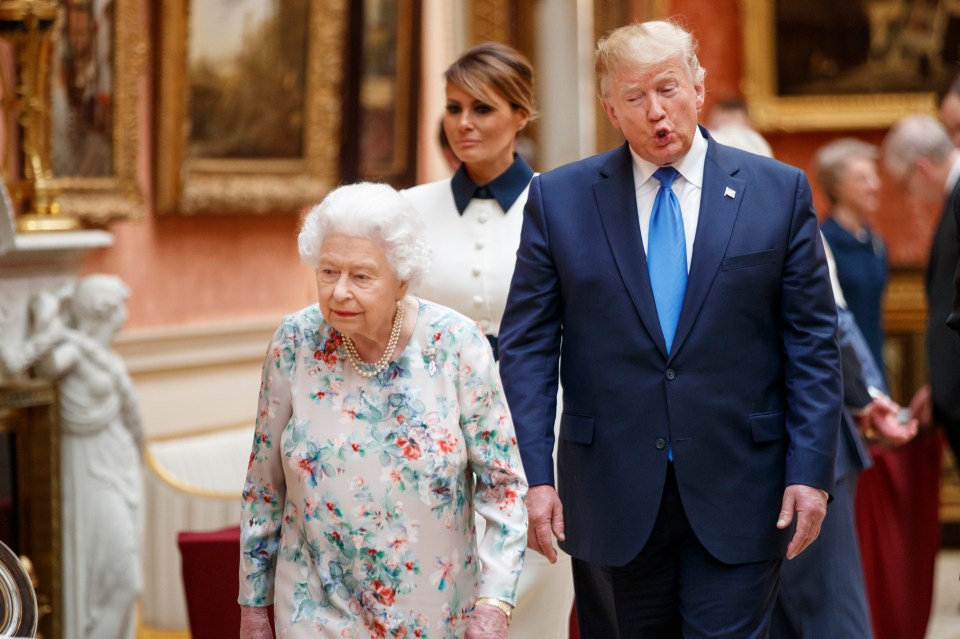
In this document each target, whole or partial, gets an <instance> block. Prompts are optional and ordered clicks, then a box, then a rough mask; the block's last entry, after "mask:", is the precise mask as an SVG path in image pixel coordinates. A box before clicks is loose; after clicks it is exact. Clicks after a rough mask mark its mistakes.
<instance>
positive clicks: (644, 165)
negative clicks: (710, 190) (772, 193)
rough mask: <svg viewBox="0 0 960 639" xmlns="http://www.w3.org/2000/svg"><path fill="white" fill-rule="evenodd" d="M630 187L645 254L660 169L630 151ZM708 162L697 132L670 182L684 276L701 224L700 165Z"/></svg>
mask: <svg viewBox="0 0 960 639" xmlns="http://www.w3.org/2000/svg"><path fill="white" fill-rule="evenodd" d="M630 155H632V156H633V183H634V185H635V186H636V188H637V212H638V213H639V214H640V235H641V236H642V237H643V250H644V251H645V252H646V251H647V237H649V235H650V215H651V213H653V201H654V200H655V199H656V198H657V191H659V190H660V180H658V179H657V178H655V177H653V173H654V171H656V170H657V169H659V168H660V167H659V166H657V165H656V164H653V163H652V162H647V161H646V160H644V159H643V158H641V157H640V156H639V155H637V154H636V153H635V152H634V150H633V149H630ZM706 160H707V139H706V138H705V137H703V133H702V132H701V131H700V129H699V128H698V129H697V132H696V135H694V136H693V144H691V145H690V150H689V151H687V154H686V155H685V156H683V157H682V158H681V159H680V161H679V162H677V163H675V164H673V165H672V166H673V168H675V169H676V170H677V171H678V172H679V173H680V175H678V176H677V178H676V179H675V180H674V181H673V186H672V187H671V188H672V189H673V192H674V193H675V194H676V196H677V200H679V202H680V213H681V215H682V216H683V234H684V239H685V240H686V243H687V272H689V271H690V260H692V259H693V240H694V239H695V238H696V236H697V223H698V222H699V221H700V194H701V193H702V192H703V165H704V163H705V162H706Z"/></svg>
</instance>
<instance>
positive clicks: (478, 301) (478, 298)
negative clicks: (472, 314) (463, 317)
mask: <svg viewBox="0 0 960 639" xmlns="http://www.w3.org/2000/svg"><path fill="white" fill-rule="evenodd" d="M473 305H474V306H483V296H482V295H474V296H473Z"/></svg>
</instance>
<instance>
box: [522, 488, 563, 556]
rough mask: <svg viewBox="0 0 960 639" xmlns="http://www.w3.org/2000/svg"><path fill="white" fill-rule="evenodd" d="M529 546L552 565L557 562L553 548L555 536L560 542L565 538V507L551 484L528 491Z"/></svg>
mask: <svg viewBox="0 0 960 639" xmlns="http://www.w3.org/2000/svg"><path fill="white" fill-rule="evenodd" d="M525 503H526V505H527V518H528V519H529V522H530V523H529V526H528V527H527V546H528V547H529V548H530V549H532V550H535V551H537V552H538V553H540V554H541V555H543V556H544V557H546V558H547V559H548V560H550V563H551V564H553V563H556V562H557V551H556V549H555V548H554V547H553V536H556V538H557V539H559V540H560V541H563V540H564V536H563V506H562V505H561V504H560V498H559V497H558V496H557V491H556V490H554V488H553V486H550V485H549V484H541V485H539V486H531V487H530V489H529V490H527V498H526V501H525Z"/></svg>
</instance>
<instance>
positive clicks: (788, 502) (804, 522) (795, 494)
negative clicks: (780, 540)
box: [777, 484, 827, 559]
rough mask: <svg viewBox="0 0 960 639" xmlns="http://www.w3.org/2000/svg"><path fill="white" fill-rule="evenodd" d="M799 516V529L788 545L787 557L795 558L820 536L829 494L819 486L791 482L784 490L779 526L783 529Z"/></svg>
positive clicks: (778, 520)
mask: <svg viewBox="0 0 960 639" xmlns="http://www.w3.org/2000/svg"><path fill="white" fill-rule="evenodd" d="M794 513H796V516H797V530H796V532H794V533H793V539H791V540H790V545H788V546H787V559H793V558H794V557H796V556H797V555H799V554H800V553H802V552H803V551H804V549H806V547H807V546H809V545H810V544H811V543H812V542H813V540H814V539H816V538H817V537H819V536H820V524H822V523H823V518H824V517H825V516H826V515H827V495H826V493H824V492H823V491H822V490H820V489H819V488H814V487H813V486H804V485H802V484H791V485H789V486H787V488H786V490H784V491H783V504H782V505H781V506H780V517H779V518H778V519H777V528H780V529H783V528H786V527H787V526H789V525H790V523H791V522H792V521H793V517H794Z"/></svg>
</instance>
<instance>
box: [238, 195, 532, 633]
mask: <svg viewBox="0 0 960 639" xmlns="http://www.w3.org/2000/svg"><path fill="white" fill-rule="evenodd" d="M299 244H300V256H301V258H302V259H303V261H304V262H306V263H307V264H309V265H311V266H313V267H314V268H315V269H316V273H317V290H318V298H319V306H317V305H314V306H310V307H308V308H306V309H303V310H301V311H299V312H297V313H294V314H292V315H289V316H288V317H286V318H285V319H284V321H283V323H282V324H281V326H280V328H279V329H278V330H277V332H276V334H275V336H274V339H273V343H272V345H271V347H270V349H269V350H268V353H267V357H266V361H265V362H264V369H263V384H262V386H261V392H260V402H259V411H258V417H257V425H256V433H255V437H254V444H253V450H252V453H251V457H250V466H249V470H248V474H247V481H246V485H245V488H244V493H243V494H244V499H243V518H242V519H243V522H242V538H241V571H240V572H241V578H240V598H239V601H240V604H241V606H243V608H242V614H241V626H242V627H241V636H242V637H245V638H248V639H254V638H255V639H261V638H265V637H271V636H272V633H271V631H270V626H269V620H268V619H267V613H266V610H267V609H266V608H265V606H267V605H269V604H271V603H272V604H274V607H275V611H276V612H275V621H276V630H277V636H282V637H286V638H287V639H297V638H307V637H311V638H312V637H318V636H320V637H330V638H333V637H336V638H338V639H339V638H342V637H347V638H353V639H366V638H367V637H418V636H422V637H443V638H454V637H456V638H459V637H466V638H467V639H506V637H507V625H508V622H509V616H510V613H511V608H512V606H513V604H514V603H515V600H516V596H515V590H516V581H517V579H518V577H519V575H520V569H521V566H522V563H523V552H524V546H525V535H526V510H525V508H524V505H523V497H524V495H525V493H526V480H525V478H524V476H523V470H522V467H521V463H520V456H519V452H518V451H517V448H516V438H515V435H514V431H513V423H512V421H511V419H510V413H509V411H508V410H507V405H506V402H505V399H504V396H503V390H502V388H501V386H500V381H499V377H498V375H497V370H496V365H495V363H494V361H493V356H492V353H491V350H490V347H489V344H488V343H487V341H486V339H485V338H484V336H483V333H481V332H480V330H479V329H478V328H477V327H476V324H475V323H473V322H471V321H470V320H468V319H467V318H466V317H464V316H462V315H460V314H459V313H456V312H454V311H451V310H450V309H448V308H445V307H442V306H438V305H436V304H432V303H430V302H427V301H425V300H421V299H417V298H414V297H412V296H409V295H407V290H408V288H409V286H410V285H411V284H413V283H416V282H417V281H418V280H419V279H420V277H421V275H422V274H423V272H424V270H425V268H426V265H427V262H428V261H429V249H428V248H427V245H426V242H425V241H424V239H423V235H422V222H421V220H420V218H419V216H418V215H417V212H416V210H415V209H414V208H413V207H412V206H411V205H410V204H409V202H407V201H406V200H405V199H403V198H402V197H401V196H400V195H399V194H398V193H397V192H396V191H394V190H393V189H392V188H391V187H389V186H386V185H382V184H355V185H350V186H344V187H341V188H339V189H337V190H335V191H333V192H332V193H330V194H329V195H328V196H327V197H326V198H325V199H324V201H323V202H322V203H321V204H320V205H319V206H317V207H316V208H314V209H313V210H312V211H311V212H310V214H309V215H308V216H307V218H306V220H305V222H304V225H303V229H302V230H301V232H300V236H299ZM475 512H476V513H477V514H479V515H480V516H482V517H483V518H485V519H486V520H487V521H488V522H489V523H490V524H491V525H489V526H488V528H487V534H485V535H484V536H483V538H482V541H480V542H479V543H478V541H477V536H476V533H475V528H474V514H475Z"/></svg>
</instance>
